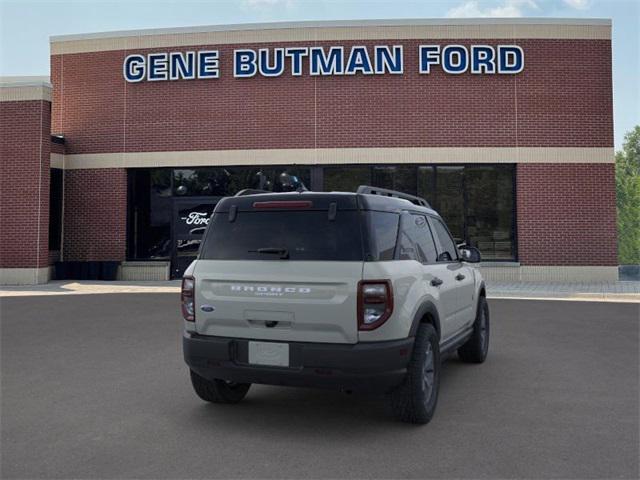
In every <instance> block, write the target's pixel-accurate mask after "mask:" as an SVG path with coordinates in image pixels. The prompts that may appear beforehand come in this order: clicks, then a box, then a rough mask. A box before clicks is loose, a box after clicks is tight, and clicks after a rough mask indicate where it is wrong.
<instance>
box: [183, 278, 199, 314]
mask: <svg viewBox="0 0 640 480" xmlns="http://www.w3.org/2000/svg"><path fill="white" fill-rule="evenodd" d="M195 296H196V279H195V278H193V277H184V278H183V279H182V291H181V292H180V300H181V303H182V316H183V317H184V319H185V320H186V321H187V322H195V321H196V310H195Z"/></svg>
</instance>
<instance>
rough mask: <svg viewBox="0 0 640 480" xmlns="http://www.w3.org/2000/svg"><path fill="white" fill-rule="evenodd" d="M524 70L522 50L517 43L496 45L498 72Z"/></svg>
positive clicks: (518, 71)
mask: <svg viewBox="0 0 640 480" xmlns="http://www.w3.org/2000/svg"><path fill="white" fill-rule="evenodd" d="M522 70H524V52H523V51H522V48H520V47H519V46H517V45H498V73H511V74H513V73H520V72H521V71H522Z"/></svg>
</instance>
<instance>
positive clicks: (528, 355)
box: [0, 293, 640, 478]
mask: <svg viewBox="0 0 640 480" xmlns="http://www.w3.org/2000/svg"><path fill="white" fill-rule="evenodd" d="M1 302H2V303H1V311H0V312H1V329H2V330H1V336H2V343H1V347H2V353H1V360H2V366H1V375H2V378H1V380H2V383H1V387H2V391H1V401H2V403H1V431H2V432H1V433H2V436H1V440H2V447H1V449H2V452H1V453H2V459H1V462H2V463H1V467H2V472H1V477H2V478H202V477H223V478H248V477H254V478H255V477H260V478H282V477H288V478H318V477H331V478H338V477H350V478H356V477H358V478H362V477H369V478H373V477H377V478H425V477H437V478H638V476H639V473H640V472H639V466H638V452H639V448H640V443H639V433H638V430H639V413H640V412H639V377H640V375H639V373H640V372H639V361H638V360H639V351H638V345H639V341H638V339H639V324H640V321H639V318H638V317H639V313H640V310H639V308H640V306H639V305H638V304H619V303H593V302H589V303H586V302H583V303H580V302H561V301H518V300H492V301H490V307H491V311H492V330H493V331H492V343H491V351H490V356H489V359H488V360H487V362H486V363H485V364H483V365H476V366H469V365H465V364H462V363H460V362H458V361H457V360H456V359H451V360H449V361H448V362H447V363H446V364H445V368H444V373H443V378H442V384H441V394H440V400H439V406H438V411H437V412H436V416H435V418H434V420H433V421H432V422H431V423H430V424H429V425H427V426H422V427H420V426H412V425H406V424H402V423H397V422H395V420H393V418H392V416H391V415H390V412H389V411H388V410H387V407H386V403H385V402H384V400H383V399H382V398H379V397H367V396H358V395H346V394H341V393H338V392H331V391H318V390H307V389H294V388H275V387H266V386H254V387H252V390H251V391H250V392H249V395H248V397H247V399H246V400H245V401H244V402H243V403H241V404H239V405H235V406H216V405H207V404H205V403H203V402H201V401H200V400H199V399H198V398H197V397H196V396H195V394H194V393H193V392H192V390H191V385H190V383H189V380H188V375H187V369H186V367H185V365H184V364H183V361H182V357H181V355H182V352H181V344H180V329H181V323H180V320H179V312H178V295H177V294H167V293H165V294H110V295H100V294H98V295H74V296H49V297H44V296H42V297H16V298H3V299H1Z"/></svg>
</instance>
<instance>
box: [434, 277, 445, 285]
mask: <svg viewBox="0 0 640 480" xmlns="http://www.w3.org/2000/svg"><path fill="white" fill-rule="evenodd" d="M443 283H444V282H443V281H442V280H440V279H439V278H438V277H434V278H433V280H431V285H433V286H434V287H439V286H440V285H442V284H443Z"/></svg>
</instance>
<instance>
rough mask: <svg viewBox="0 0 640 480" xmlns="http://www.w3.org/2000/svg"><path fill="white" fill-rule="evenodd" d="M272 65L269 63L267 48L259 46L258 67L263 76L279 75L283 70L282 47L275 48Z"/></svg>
mask: <svg viewBox="0 0 640 480" xmlns="http://www.w3.org/2000/svg"><path fill="white" fill-rule="evenodd" d="M273 53H274V55H273V56H274V57H275V58H274V60H273V65H269V49H268V48H261V49H260V51H259V55H260V61H259V62H258V68H259V69H260V74H261V75H262V76H264V77H279V76H280V75H282V72H284V48H276V49H275V50H274V51H273Z"/></svg>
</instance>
